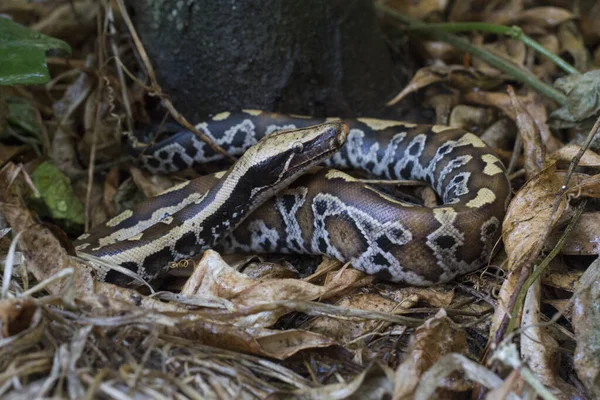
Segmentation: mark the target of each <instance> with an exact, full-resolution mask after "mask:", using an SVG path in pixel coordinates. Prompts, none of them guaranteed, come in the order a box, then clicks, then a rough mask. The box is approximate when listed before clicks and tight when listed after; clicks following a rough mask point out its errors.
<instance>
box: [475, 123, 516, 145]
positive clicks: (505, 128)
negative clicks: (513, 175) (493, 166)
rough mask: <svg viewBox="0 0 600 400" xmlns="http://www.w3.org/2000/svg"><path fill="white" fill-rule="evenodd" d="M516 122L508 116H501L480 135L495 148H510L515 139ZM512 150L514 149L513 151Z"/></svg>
mask: <svg viewBox="0 0 600 400" xmlns="http://www.w3.org/2000/svg"><path fill="white" fill-rule="evenodd" d="M515 132H516V129H515V124H514V123H513V122H512V121H511V120H510V119H508V118H500V119H498V120H497V121H496V122H494V123H493V124H492V125H490V126H489V127H488V128H487V129H486V130H485V131H484V132H483V133H482V134H481V136H479V137H480V138H481V140H483V141H484V142H485V143H486V144H487V145H488V146H490V147H491V148H492V149H495V150H496V152H498V150H500V149H508V148H510V146H511V142H512V141H513V140H514V139H515ZM511 152H512V151H511Z"/></svg>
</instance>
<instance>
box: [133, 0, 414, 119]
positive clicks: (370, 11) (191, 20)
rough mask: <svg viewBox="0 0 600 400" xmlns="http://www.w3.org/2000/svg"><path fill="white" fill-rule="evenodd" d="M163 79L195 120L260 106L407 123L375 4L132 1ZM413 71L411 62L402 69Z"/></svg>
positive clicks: (367, 0)
mask: <svg viewBox="0 0 600 400" xmlns="http://www.w3.org/2000/svg"><path fill="white" fill-rule="evenodd" d="M129 4H130V6H131V7H132V11H133V12H132V14H133V19H134V23H135V26H136V29H137V31H138V33H139V35H140V37H141V38H142V41H143V43H144V46H145V48H146V51H147V52H148V54H149V56H150V59H151V61H152V63H153V66H154V68H155V70H156V73H157V77H158V79H159V83H160V84H161V86H162V88H163V90H164V91H165V92H166V94H167V95H169V96H170V97H171V99H172V100H173V101H174V104H175V106H176V107H177V109H178V110H179V111H180V112H182V113H183V114H184V115H185V116H186V118H188V120H190V121H191V122H194V121H196V122H197V121H200V120H201V119H202V118H203V117H204V116H206V115H207V114H210V113H215V112H220V111H224V110H235V109H240V108H258V109H264V110H269V111H279V112H287V113H295V114H308V115H313V116H342V117H347V116H360V115H368V116H384V115H385V116H387V117H401V116H402V114H403V111H402V110H401V109H399V108H398V107H395V108H386V107H385V102H386V101H387V100H389V99H390V98H391V97H393V96H394V95H395V94H396V93H397V92H398V91H399V90H401V89H402V87H403V85H404V84H405V83H406V77H405V76H402V75H401V73H400V66H395V65H394V62H393V61H392V57H391V54H390V49H389V48H388V47H387V46H386V44H385V41H384V37H383V34H382V33H381V31H380V29H379V26H378V23H377V18H376V15H375V11H374V7H373V3H372V1H371V0H352V1H350V0H244V1H242V0H179V1H175V0H171V1H170V0H130V1H129ZM401 67H402V68H404V69H406V66H405V65H403V66H401Z"/></svg>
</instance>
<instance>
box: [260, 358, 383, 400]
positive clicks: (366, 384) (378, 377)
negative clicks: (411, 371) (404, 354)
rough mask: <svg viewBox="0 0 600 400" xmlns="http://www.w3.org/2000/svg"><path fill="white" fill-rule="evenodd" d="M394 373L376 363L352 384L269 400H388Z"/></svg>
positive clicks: (278, 395) (279, 394) (277, 394)
mask: <svg viewBox="0 0 600 400" xmlns="http://www.w3.org/2000/svg"><path fill="white" fill-rule="evenodd" d="M392 374H393V373H392V372H391V371H390V369H389V368H387V367H386V366H384V365H382V364H379V363H374V364H372V365H371V366H369V367H367V368H365V369H364V370H363V371H362V372H361V373H360V374H358V375H357V376H356V377H354V378H353V379H352V380H351V381H350V382H342V383H334V384H330V385H324V386H320V387H316V388H306V389H299V390H295V391H293V392H275V393H272V394H271V395H270V396H268V397H267V400H278V399H281V400H291V399H297V400H301V399H307V400H308V399H331V400H338V399H339V400H341V399H387V398H389V397H390V396H391V392H392V390H393V388H392Z"/></svg>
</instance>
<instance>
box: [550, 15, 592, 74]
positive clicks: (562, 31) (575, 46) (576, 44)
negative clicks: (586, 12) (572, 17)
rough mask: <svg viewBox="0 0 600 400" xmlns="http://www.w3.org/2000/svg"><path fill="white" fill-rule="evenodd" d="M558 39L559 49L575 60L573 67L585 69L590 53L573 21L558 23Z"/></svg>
mask: <svg viewBox="0 0 600 400" xmlns="http://www.w3.org/2000/svg"><path fill="white" fill-rule="evenodd" d="M558 41H559V42H560V48H561V51H566V52H568V53H569V54H570V55H571V57H573V59H574V60H575V63H574V64H575V65H574V67H575V69H576V70H578V71H587V70H588V68H589V64H590V54H589V53H588V51H587V49H586V47H585V44H584V43H583V38H582V37H581V34H580V33H579V30H578V29H577V25H575V24H574V23H573V21H567V22H564V23H562V24H561V25H560V27H559V29H558Z"/></svg>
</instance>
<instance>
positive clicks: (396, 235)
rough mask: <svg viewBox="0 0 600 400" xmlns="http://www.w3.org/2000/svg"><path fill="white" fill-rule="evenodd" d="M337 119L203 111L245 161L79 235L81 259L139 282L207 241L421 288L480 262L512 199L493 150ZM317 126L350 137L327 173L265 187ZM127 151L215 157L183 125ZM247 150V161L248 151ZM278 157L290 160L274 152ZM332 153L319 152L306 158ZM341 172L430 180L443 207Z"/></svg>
mask: <svg viewBox="0 0 600 400" xmlns="http://www.w3.org/2000/svg"><path fill="white" fill-rule="evenodd" d="M335 121H340V120H337V119H327V120H325V119H316V118H307V117H300V116H291V115H283V114H276V113H268V112H263V111H258V110H242V111H239V112H224V113H220V114H216V115H214V116H212V118H210V119H208V120H207V121H206V122H203V123H200V124H198V125H197V126H196V127H197V129H198V130H200V131H201V132H203V133H204V134H205V135H207V136H208V137H210V138H211V139H212V140H213V141H214V142H216V143H217V144H219V145H220V146H221V147H222V148H223V149H225V150H226V151H227V152H228V153H229V154H231V155H240V154H244V155H243V156H242V158H240V160H238V162H237V163H236V164H234V166H233V167H231V168H230V170H228V171H227V172H225V173H217V174H213V175H207V176H204V177H201V178H197V179H194V180H191V181H189V182H186V183H183V184H181V185H178V186H176V187H174V188H172V189H170V190H168V191H167V192H165V193H163V194H161V195H159V196H156V197H153V198H151V199H148V200H147V201H146V202H143V203H141V204H139V205H138V206H136V207H135V208H134V209H132V210H127V211H125V212H123V213H122V214H120V215H118V216H116V217H115V218H113V219H111V220H110V221H108V222H107V223H105V224H103V225H99V226H97V227H95V228H94V229H92V231H90V232H89V233H86V234H84V235H82V236H81V237H80V238H79V239H78V240H77V241H76V243H75V245H76V249H77V250H78V254H80V255H82V256H84V257H86V258H88V259H91V260H95V264H97V265H98V264H102V262H101V261H108V262H109V264H120V265H121V267H123V268H125V269H127V270H130V271H132V272H134V273H137V274H139V275H140V276H141V277H142V278H144V279H147V280H152V279H154V278H156V277H157V276H159V275H160V274H161V273H163V272H164V271H165V270H166V269H168V265H169V261H176V260H178V259H182V258H189V257H191V256H193V255H196V254H198V252H200V251H201V250H202V249H205V248H207V247H216V248H218V249H220V250H222V251H229V252H233V251H237V252H251V253H295V254H324V255H327V256H330V257H333V258H336V259H338V260H340V261H344V262H350V263H351V265H352V266H353V267H354V268H356V269H359V270H361V271H364V272H366V273H369V274H376V275H378V276H380V277H382V278H383V279H387V280H391V281H402V282H406V283H409V284H413V285H419V286H426V285H431V284H435V283H441V282H447V281H449V280H451V279H452V278H454V277H455V276H457V275H459V274H464V273H467V272H471V271H473V270H475V269H478V268H480V267H482V266H483V265H485V264H486V263H487V262H488V260H489V257H490V256H491V254H492V251H493V248H494V246H495V244H496V242H497V240H498V238H499V236H500V233H501V221H502V218H503V216H504V214H505V211H506V207H507V205H508V201H509V199H510V184H509V181H508V177H507V175H506V171H505V169H504V166H503V165H502V162H501V161H500V160H499V159H498V158H497V157H496V155H495V154H494V152H493V150H492V149H490V148H489V147H488V146H487V145H485V144H484V143H483V141H481V139H479V138H478V137H477V136H475V135H473V134H472V133H469V132H466V131H464V130H462V129H454V128H450V127H447V126H440V125H420V124H412V123H408V122H401V121H387V120H378V119H368V118H354V119H343V120H341V123H340V122H335ZM318 124H324V125H318ZM332 124H334V125H332ZM335 124H337V125H335ZM315 125H317V126H316V127H315ZM311 127H312V128H311ZM346 127H347V128H346ZM298 129H301V130H298ZM346 129H348V130H347V132H346ZM282 132H283V135H284V136H281V138H284V137H285V138H286V139H285V140H279V141H275V142H271V146H270V148H271V150H269V151H268V152H267V153H269V154H265V155H264V156H262V157H261V151H265V150H264V149H263V150H260V147H261V146H263V145H264V144H265V143H267V142H265V140H266V139H263V138H265V137H266V138H268V137H274V135H282ZM323 132H325V133H323ZM332 132H337V133H336V134H337V136H335V135H334V134H333V133H332ZM318 134H320V135H323V134H324V135H326V136H328V140H329V141H332V137H336V138H337V139H335V140H333V142H340V141H343V139H344V138H345V143H344V144H343V145H342V146H341V148H340V149H339V151H337V152H335V153H334V154H333V155H332V156H331V157H330V158H328V159H327V160H326V161H325V165H326V166H327V168H320V169H317V170H316V171H315V170H314V169H312V170H311V171H309V172H307V173H305V174H304V175H303V176H301V177H300V178H299V179H297V180H296V181H295V182H294V183H293V184H291V185H289V186H285V185H279V186H285V187H284V188H283V189H281V190H279V187H277V189H274V188H273V187H272V186H269V185H270V184H266V183H264V182H266V181H267V180H268V179H267V178H268V177H269V176H271V179H272V176H273V175H277V174H287V173H284V172H282V170H281V165H283V164H285V162H287V161H283V160H286V157H290V155H292V154H293V155H295V156H296V157H295V158H294V157H292V160H293V162H297V161H299V160H300V159H301V158H302V157H308V156H307V153H306V152H307V149H311V148H313V146H312V145H310V143H313V144H314V143H315V141H317V142H319V141H318V140H317V139H316V137H318ZM286 135H287V136H286ZM332 135H334V136H332ZM346 136H347V137H346ZM340 138H341V139H340ZM261 139H262V140H261ZM326 142H327V141H326ZM257 143H258V144H257ZM320 143H321V144H322V143H323V142H322V141H321V142H320ZM327 143H329V142H327ZM132 148H133V149H134V151H135V152H137V153H138V156H139V160H140V161H141V163H142V165H143V166H144V167H145V168H147V169H148V170H149V171H151V172H154V173H169V172H174V171H179V170H183V169H186V168H189V167H194V166H195V165H197V164H199V163H207V162H212V161H218V160H221V159H222V155H221V154H219V153H217V152H215V151H214V150H213V149H212V148H211V147H209V146H208V145H207V144H206V143H204V142H202V141H201V140H199V139H198V138H197V137H196V136H195V135H194V134H193V133H192V132H189V131H180V132H178V133H176V134H175V135H173V136H171V137H169V138H168V139H166V140H164V141H162V142H159V143H157V144H153V145H146V144H144V143H143V142H141V141H139V140H138V139H137V138H136V139H132ZM142 149H143V151H142ZM248 149H250V150H248ZM273 149H275V150H273ZM245 152H246V153H245ZM248 152H251V153H253V156H246V154H248ZM277 152H280V153H282V154H286V156H280V157H276V154H277ZM332 152H333V149H332V148H327V149H326V150H324V151H323V152H322V153H320V154H319V156H317V157H314V156H313V159H315V161H319V160H322V159H324V157H321V155H322V154H327V155H330V153H332ZM301 156H302V157H301ZM252 157H258V158H252ZM309 158H310V157H309ZM242 160H246V161H242ZM257 160H258V161H257ZM240 163H246V164H248V163H250V164H252V163H259V164H261V166H262V167H265V166H266V167H267V168H266V169H264V168H263V169H262V172H260V173H258V174H257V173H256V171H258V169H256V168H254V167H256V165H244V166H243V167H239V164H240ZM236 166H237V167H236ZM236 168H237V169H236ZM333 168H337V169H333ZM284 169H285V168H284ZM338 169H359V170H363V171H364V172H366V173H368V174H369V175H371V176H374V177H377V178H383V179H413V180H420V181H424V182H427V183H428V184H429V185H431V186H432V187H433V189H434V190H435V192H436V193H437V195H438V196H439V200H440V203H441V204H440V205H438V206H435V207H425V206H421V205H416V204H413V203H408V202H404V201H400V200H398V199H396V198H394V197H391V196H390V195H388V194H386V193H385V192H383V191H381V190H378V189H376V188H374V187H373V186H371V185H368V184H365V183H363V182H361V181H359V180H357V179H355V178H353V177H352V176H350V175H348V174H346V173H344V172H341V171H340V170H338ZM232 171H237V172H232ZM232 174H233V176H234V177H235V179H234V180H235V183H236V185H234V186H233V187H230V188H229V189H228V191H227V195H226V196H225V197H223V196H220V197H219V196H217V197H219V198H218V199H217V200H215V196H214V192H219V190H220V189H219V188H220V187H222V185H223V182H224V180H225V181H227V178H228V177H229V178H231V176H232ZM261 174H262V175H264V176H260V175H261ZM292 179H293V178H289V179H288V178H287V177H286V178H282V179H275V181H277V182H278V183H281V181H282V180H286V181H290V180H292ZM286 184H287V182H286ZM265 186H267V187H265ZM215 187H216V188H217V189H215ZM255 191H258V192H261V196H260V197H261V199H260V201H261V202H262V201H263V200H264V202H263V203H262V205H260V206H258V202H254V200H252V202H253V204H251V205H250V206H246V205H247V204H246V203H247V202H248V201H249V200H248V199H249V197H248V193H253V192H255ZM262 192H264V193H265V195H264V196H262ZM275 192H277V194H275ZM211 193H213V194H211ZM211 196H212V197H211ZM265 199H266V200H265ZM253 208H256V209H255V210H254V211H252V209H253ZM199 210H200V211H199ZM199 212H202V213H204V215H205V216H208V219H207V220H206V221H207V223H205V224H204V225H203V227H202V229H198V227H195V228H194V227H193V224H192V223H189V220H192V219H194V218H193V217H194V216H197V215H198V213H199ZM244 213H245V214H246V215H242V214H244ZM248 214H249V215H248ZM206 221H205V222H206ZM232 228H235V229H232ZM173 232H177V233H176V234H173ZM98 271H99V274H98V278H99V279H101V280H106V281H109V282H116V283H119V284H126V283H130V282H131V278H129V277H127V276H124V275H123V274H122V273H120V272H117V271H115V270H112V269H110V268H109V267H107V266H106V265H105V266H101V267H99V268H98Z"/></svg>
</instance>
